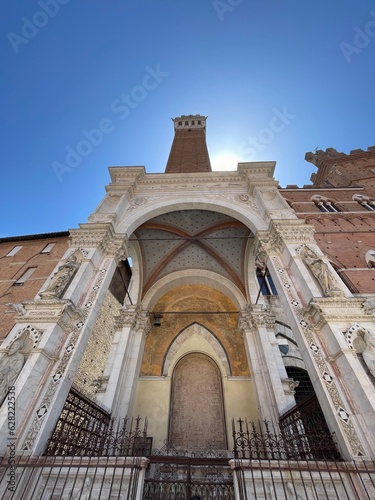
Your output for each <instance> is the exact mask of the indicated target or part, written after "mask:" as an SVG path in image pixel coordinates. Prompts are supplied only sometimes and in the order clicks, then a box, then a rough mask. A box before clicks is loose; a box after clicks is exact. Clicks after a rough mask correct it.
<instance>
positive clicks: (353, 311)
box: [302, 297, 375, 328]
mask: <svg viewBox="0 0 375 500" xmlns="http://www.w3.org/2000/svg"><path fill="white" fill-rule="evenodd" d="M302 315H303V317H304V318H305V320H306V321H307V322H308V323H312V324H313V325H314V327H315V328H321V327H322V326H323V325H324V324H326V323H329V322H348V323H360V322H361V323H363V322H369V321H371V322H373V321H374V318H375V312H374V311H371V312H368V310H367V308H366V300H365V299H364V298H363V297H315V298H314V299H313V300H311V301H310V303H309V305H308V306H307V307H305V308H304V309H303V310H302Z"/></svg>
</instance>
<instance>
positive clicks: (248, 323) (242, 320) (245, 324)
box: [237, 306, 256, 336]
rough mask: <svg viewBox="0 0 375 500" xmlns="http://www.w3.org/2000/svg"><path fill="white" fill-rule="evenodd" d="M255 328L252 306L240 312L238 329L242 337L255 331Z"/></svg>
mask: <svg viewBox="0 0 375 500" xmlns="http://www.w3.org/2000/svg"><path fill="white" fill-rule="evenodd" d="M255 328H256V326H255V323H254V321H253V318H252V314H251V308H250V306H247V307H246V308H245V309H242V311H240V312H239V315H238V323H237V329H238V330H239V332H240V333H241V335H243V336H244V335H245V334H246V333H247V332H251V331H254V330H255Z"/></svg>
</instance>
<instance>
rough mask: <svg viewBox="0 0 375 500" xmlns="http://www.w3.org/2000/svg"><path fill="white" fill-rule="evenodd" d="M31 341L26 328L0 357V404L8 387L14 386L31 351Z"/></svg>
mask: <svg viewBox="0 0 375 500" xmlns="http://www.w3.org/2000/svg"><path fill="white" fill-rule="evenodd" d="M32 345H33V342H32V340H31V339H30V338H29V332H28V330H26V331H25V333H24V334H23V335H22V336H21V337H20V338H18V339H16V340H15V341H14V342H13V343H12V344H11V345H10V346H9V349H8V352H6V353H4V354H3V356H2V357H1V358H0V405H1V404H2V403H3V401H4V399H5V397H6V395H7V394H8V392H9V388H10V387H12V386H14V383H15V381H16V380H17V377H18V375H19V374H20V372H21V370H22V367H23V365H24V364H25V361H26V358H27V356H28V354H29V353H30V351H31V348H32Z"/></svg>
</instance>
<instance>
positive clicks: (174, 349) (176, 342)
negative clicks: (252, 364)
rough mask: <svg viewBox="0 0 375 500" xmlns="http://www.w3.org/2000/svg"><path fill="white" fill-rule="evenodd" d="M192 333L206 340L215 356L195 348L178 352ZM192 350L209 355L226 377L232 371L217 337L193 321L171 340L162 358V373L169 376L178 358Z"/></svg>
mask: <svg viewBox="0 0 375 500" xmlns="http://www.w3.org/2000/svg"><path fill="white" fill-rule="evenodd" d="M193 335H199V336H200V337H201V338H203V339H204V340H205V341H206V342H208V344H209V345H210V347H211V348H212V349H213V351H214V353H215V356H212V355H211V354H210V353H209V352H207V351H205V350H197V349H193V350H189V351H187V352H180V354H179V351H180V349H181V347H182V345H183V344H184V343H185V342H186V341H187V340H188V339H189V338H190V337H192V336H193ZM192 352H201V353H202V354H205V355H206V356H209V357H210V358H212V359H213V360H214V361H215V363H216V364H217V365H218V367H219V370H220V371H221V374H222V375H224V376H226V377H229V376H231V374H232V371H231V367H230V363H229V359H228V355H227V353H226V351H225V349H224V347H223V346H222V344H221V343H220V342H219V340H218V339H217V337H216V336H215V335H214V334H213V333H212V332H211V331H210V330H209V329H208V328H206V327H205V326H203V325H201V324H199V323H193V324H191V325H189V326H187V327H186V328H184V329H183V330H182V331H181V332H180V333H178V334H177V335H176V337H175V338H174V339H173V341H172V342H171V344H170V345H169V347H168V349H167V352H166V355H165V357H164V360H163V366H162V375H163V376H171V374H172V372H173V370H174V367H175V366H176V365H177V363H178V362H179V360H180V359H181V358H183V357H184V356H186V355H187V354H191V353H192Z"/></svg>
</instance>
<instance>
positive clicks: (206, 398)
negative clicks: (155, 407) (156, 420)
mask: <svg viewBox="0 0 375 500" xmlns="http://www.w3.org/2000/svg"><path fill="white" fill-rule="evenodd" d="M169 443H170V444H171V445H172V446H175V447H178V448H182V449H187V450H199V449H200V450H202V449H209V448H211V447H212V448H215V449H220V450H224V449H227V438H226V431H225V416H224V404H223V390H222V385H221V374H220V370H219V368H218V366H217V364H216V363H215V362H214V361H213V360H212V358H210V357H209V356H207V355H205V354H202V353H190V354H188V355H186V356H184V357H183V358H182V359H180V361H179V362H178V363H177V364H176V366H175V368H174V370H173V377H172V391H171V402H170V422H169Z"/></svg>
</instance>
